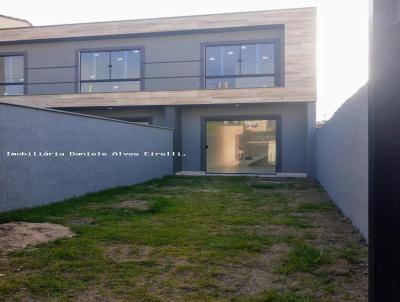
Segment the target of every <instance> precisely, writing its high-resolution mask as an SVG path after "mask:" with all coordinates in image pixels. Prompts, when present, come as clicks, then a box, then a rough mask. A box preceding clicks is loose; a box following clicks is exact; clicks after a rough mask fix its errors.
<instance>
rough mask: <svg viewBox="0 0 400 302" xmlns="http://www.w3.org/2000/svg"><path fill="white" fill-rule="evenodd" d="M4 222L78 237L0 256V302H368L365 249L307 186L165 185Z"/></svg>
mask: <svg viewBox="0 0 400 302" xmlns="http://www.w3.org/2000/svg"><path fill="white" fill-rule="evenodd" d="M124 201H139V204H141V205H146V206H143V207H138V208H134V207H128V206H127V207H124V206H123V204H121V202H124ZM121 205H122V206H121ZM11 221H28V222H53V223H58V224H62V225H65V226H69V227H70V228H71V229H72V230H73V232H75V233H76V236H75V237H73V238H71V239H58V240H56V241H53V242H51V243H45V244H41V245H38V246H35V247H28V248H26V249H24V250H20V251H12V252H8V253H3V254H0V301H85V302H90V301H135V302H136V301H232V302H234V301H246V302H255V301H260V302H261V301H263V302H311V301H315V302H322V301H325V302H327V301H356V302H358V301H367V267H366V262H367V248H366V246H365V245H364V244H363V243H361V241H360V237H359V235H358V233H357V232H355V231H354V229H353V228H352V226H351V224H350V222H349V221H348V220H347V219H345V218H344V217H343V216H342V215H341V214H340V212H339V211H338V210H337V209H336V207H335V206H334V205H333V204H332V203H331V201H330V200H329V199H328V197H327V196H326V194H325V193H324V191H323V190H322V189H321V188H320V187H319V186H318V185H317V184H316V183H314V182H311V181H309V180H305V179H304V180H303V179H301V180H290V179H286V180H280V179H270V180H267V179H262V178H247V177H165V178H163V179H158V180H152V181H149V182H146V183H143V184H140V185H136V186H130V187H122V188H116V189H111V190H106V191H102V192H99V193H94V194H89V195H85V196H82V197H79V198H74V199H71V200H67V201H65V202H61V203H57V204H52V205H48V206H43V207H38V208H34V209H26V210H17V211H13V212H8V213H2V214H0V222H1V223H4V222H11Z"/></svg>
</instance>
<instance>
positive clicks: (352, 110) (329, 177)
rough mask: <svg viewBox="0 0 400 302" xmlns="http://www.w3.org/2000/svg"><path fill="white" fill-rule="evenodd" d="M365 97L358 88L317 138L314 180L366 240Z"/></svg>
mask: <svg viewBox="0 0 400 302" xmlns="http://www.w3.org/2000/svg"><path fill="white" fill-rule="evenodd" d="M367 102H368V95H367V88H366V87H363V88H361V89H360V90H359V91H358V92H357V93H356V94H354V95H353V96H352V97H351V98H350V99H349V100H347V101H346V103H344V104H343V105H342V107H341V108H339V110H338V111H337V112H336V113H335V114H334V116H333V117H332V118H331V119H330V120H329V121H328V122H327V123H326V124H324V125H323V126H322V127H321V128H319V129H318V130H317V134H316V177H317V179H318V181H319V182H320V183H321V185H322V186H323V187H324V189H325V190H326V191H327V192H328V194H329V196H330V197H331V198H332V200H333V201H334V202H335V203H336V204H337V205H338V206H339V208H340V209H341V210H342V212H343V213H344V214H345V215H346V216H347V217H349V218H350V219H351V221H352V222H353V224H354V225H355V226H356V227H357V228H358V229H359V230H360V231H361V232H362V234H363V235H364V237H365V238H368V107H367V105H368V104H367Z"/></svg>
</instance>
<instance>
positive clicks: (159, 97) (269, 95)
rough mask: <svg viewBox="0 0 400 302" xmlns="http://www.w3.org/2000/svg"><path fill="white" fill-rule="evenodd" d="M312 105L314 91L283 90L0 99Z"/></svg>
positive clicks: (56, 103)
mask: <svg viewBox="0 0 400 302" xmlns="http://www.w3.org/2000/svg"><path fill="white" fill-rule="evenodd" d="M313 101H316V91H315V90H314V89H308V90H307V89H303V90H298V91H290V90H289V89H287V88H284V87H276V88H248V89H218V90H183V91H152V92H150V91H142V92H120V93H90V94H58V95H32V96H29V95H25V96H7V97H0V102H3V103H9V104H17V105H26V106H35V107H43V108H67V107H116V106H167V105H170V106H171V105H175V106H179V105H214V104H253V103H275V102H313Z"/></svg>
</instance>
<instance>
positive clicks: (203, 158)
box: [200, 88, 283, 175]
mask: <svg viewBox="0 0 400 302" xmlns="http://www.w3.org/2000/svg"><path fill="white" fill-rule="evenodd" d="M238 89H240V88H238ZM237 120H275V122H276V170H275V173H273V174H271V175H276V174H278V173H281V172H282V154H283V153H282V115H281V114H253V115H205V116H204V115H203V116H201V117H200V132H201V133H200V169H201V170H202V171H204V172H205V173H206V174H213V172H207V171H206V135H207V131H206V123H207V122H208V121H237ZM217 174H232V173H217ZM234 174H254V175H259V174H268V173H234Z"/></svg>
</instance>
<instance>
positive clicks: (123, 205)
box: [108, 200, 151, 211]
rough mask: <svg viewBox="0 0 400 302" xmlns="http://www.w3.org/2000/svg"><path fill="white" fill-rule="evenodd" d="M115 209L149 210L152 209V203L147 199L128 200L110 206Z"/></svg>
mask: <svg viewBox="0 0 400 302" xmlns="http://www.w3.org/2000/svg"><path fill="white" fill-rule="evenodd" d="M108 207H109V208H113V209H133V210H138V211H147V210H150V209H151V204H150V203H149V202H148V201H145V200H126V201H122V202H119V203H116V204H112V205H109V206H108Z"/></svg>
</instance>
